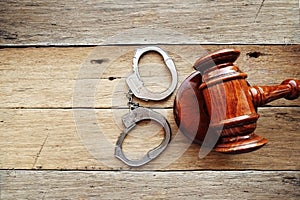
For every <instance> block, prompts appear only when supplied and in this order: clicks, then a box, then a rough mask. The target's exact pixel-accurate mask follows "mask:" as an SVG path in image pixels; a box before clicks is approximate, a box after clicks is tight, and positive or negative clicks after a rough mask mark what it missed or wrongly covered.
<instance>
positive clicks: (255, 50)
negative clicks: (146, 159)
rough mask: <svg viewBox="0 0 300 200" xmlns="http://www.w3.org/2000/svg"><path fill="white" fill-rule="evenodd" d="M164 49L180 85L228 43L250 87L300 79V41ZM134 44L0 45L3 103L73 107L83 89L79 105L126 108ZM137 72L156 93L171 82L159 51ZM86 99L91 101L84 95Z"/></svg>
mask: <svg viewBox="0 0 300 200" xmlns="http://www.w3.org/2000/svg"><path fill="white" fill-rule="evenodd" d="M160 47H161V48H163V49H164V50H165V51H167V52H168V54H169V55H170V56H171V57H172V59H173V60H174V62H175V64H176V68H177V71H178V76H179V83H178V84H180V83H181V82H182V81H183V80H184V79H185V78H186V77H187V76H188V75H189V74H191V73H192V72H193V71H194V70H193V69H192V65H193V64H194V62H195V61H196V59H197V58H199V57H200V56H203V55H204V54H206V53H207V52H211V51H215V50H217V49H222V48H229V47H231V48H237V49H240V50H241V52H242V54H241V56H240V58H239V59H238V60H237V65H238V66H239V67H240V69H241V70H242V71H244V72H245V73H247V74H248V79H247V80H248V82H249V83H250V84H251V85H276V84H279V83H280V82H281V81H283V80H284V79H286V78H298V79H299V77H300V68H299V66H300V59H299V57H300V45H290V46H280V45H279V46H262V45H247V46H243V45H202V46H200V45H166V46H160ZM136 48H137V47H135V46H98V47H88V48H82V47H80V48H21V49H15V48H4V49H0V70H1V71H0V93H1V95H0V107H1V108H16V107H17V108H20V107H22V108H70V107H72V106H74V94H75V90H76V91H78V92H80V94H78V96H77V97H78V98H77V99H76V98H75V101H78V102H77V106H79V107H97V108H111V107H126V103H127V99H126V98H125V93H126V92H127V91H128V89H127V86H126V85H125V77H127V75H128V74H129V73H130V72H131V71H132V58H133V55H134V51H135V49H136ZM139 70H140V74H141V76H142V79H143V81H144V82H145V85H146V87H149V89H151V90H153V91H157V92H158V91H163V89H164V88H165V89H167V88H168V86H169V84H170V82H171V81H170V80H169V79H170V74H169V72H168V70H167V68H166V67H164V65H163V61H162V60H161V57H160V56H158V55H157V54H154V53H150V54H149V55H147V56H144V57H143V58H142V59H141V62H140V69H139ZM162 80H163V81H162ZM76 84H77V85H76ZM88 92H89V93H88ZM175 93H176V92H175ZM175 93H174V95H175ZM76 94H77V93H76ZM174 95H173V96H171V97H170V98H169V99H168V100H167V101H163V102H160V104H159V105H158V104H157V103H155V104H153V102H149V103H145V102H142V104H143V105H147V106H154V107H157V106H158V107H172V105H173V99H174ZM93 96H94V97H95V98H93ZM85 97H86V98H87V99H83V98H85ZM270 105H273V106H299V105H300V99H298V100H294V101H286V100H279V101H275V102H272V103H271V104H270Z"/></svg>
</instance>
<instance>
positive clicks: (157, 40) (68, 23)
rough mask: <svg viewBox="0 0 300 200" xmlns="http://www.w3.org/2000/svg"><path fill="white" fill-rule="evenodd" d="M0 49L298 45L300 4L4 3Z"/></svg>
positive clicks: (294, 0) (75, 0)
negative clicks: (107, 45) (63, 46)
mask: <svg viewBox="0 0 300 200" xmlns="http://www.w3.org/2000/svg"><path fill="white" fill-rule="evenodd" d="M0 27H1V29H0V45H8V46H11V45H98V44H153V43H154V44H195V43H196V44H211V43H214V44H221V43H222V44H225V43H231V44H232V43H237V44H297V43H299V42H300V38H299V2H298V0H289V1H286V0H277V1H260V0H257V1H251V0H246V1H238V0H235V1H232V0H226V1H205V2H203V1H201V2H200V1H195V0H189V1H164V2H161V1H157V0H152V1H144V0H143V1H138V2H136V1H132V0H130V1H116V0H112V1H111V0H104V1H96V0H93V1H88V2H87V1H81V0H71V1H64V2H62V1H48V2H45V1H42V0H39V1H34V2H32V1H29V0H26V1H13V0H5V1H1V2H0Z"/></svg>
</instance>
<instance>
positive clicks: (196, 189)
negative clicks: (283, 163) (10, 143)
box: [0, 170, 300, 199]
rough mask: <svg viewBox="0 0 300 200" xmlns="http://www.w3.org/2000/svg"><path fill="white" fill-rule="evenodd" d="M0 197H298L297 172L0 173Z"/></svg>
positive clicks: (299, 180) (298, 179)
mask: <svg viewBox="0 0 300 200" xmlns="http://www.w3.org/2000/svg"><path fill="white" fill-rule="evenodd" d="M0 178H1V180H2V182H1V183H0V186H1V194H0V197H1V199H2V198H3V199H128V198H130V199H200V198H201V199H299V196H300V190H299V182H300V173H299V172H298V171H296V172H295V171H286V172H276V171H267V172H261V171H238V172H236V171H227V172H226V171H225V172H222V171H216V172H212V171H187V172H143V173H139V172H114V173H111V172H107V171H105V172H91V171H85V172H83V171H23V170H21V171H19V170H18V171H0Z"/></svg>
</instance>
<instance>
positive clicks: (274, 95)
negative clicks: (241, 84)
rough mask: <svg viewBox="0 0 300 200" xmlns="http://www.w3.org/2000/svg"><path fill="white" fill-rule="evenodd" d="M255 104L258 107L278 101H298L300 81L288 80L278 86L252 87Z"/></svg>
mask: <svg viewBox="0 0 300 200" xmlns="http://www.w3.org/2000/svg"><path fill="white" fill-rule="evenodd" d="M249 92H250V94H251V95H252V101H253V104H254V105H255V106H256V107H258V106H262V105H264V104H267V103H269V102H271V101H274V100H276V99H280V98H285V99H288V100H294V99H297V98H298V97H299V95H300V80H295V79H287V80H285V81H283V82H282V83H281V84H280V85H276V86H251V87H250V88H249Z"/></svg>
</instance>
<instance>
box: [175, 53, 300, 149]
mask: <svg viewBox="0 0 300 200" xmlns="http://www.w3.org/2000/svg"><path fill="white" fill-rule="evenodd" d="M239 55H240V52H239V51H238V50H235V49H224V50H220V51H217V52H215V53H212V54H209V55H207V56H205V57H203V58H200V59H198V60H197V61H196V62H195V64H194V68H195V69H196V70H197V72H194V73H193V74H192V75H191V76H189V77H188V78H187V79H186V80H185V81H184V82H183V83H182V85H181V86H180V88H179V90H178V92H177V95H176V98H175V102H174V115H175V121H176V123H177V125H178V127H179V128H180V130H181V131H182V132H183V133H184V134H185V135H186V136H187V137H189V138H191V139H192V140H193V141H194V142H196V143H199V144H201V143H202V142H203V140H204V138H205V137H207V136H208V137H212V138H216V137H218V141H217V143H216V145H215V146H214V148H215V151H217V152H223V153H243V152H249V151H253V150H255V149H258V148H260V147H262V146H263V145H265V144H266V143H267V142H268V140H267V139H265V138H263V137H261V136H258V135H256V134H255V133H254V130H255V128H256V122H257V120H258V118H259V114H257V107H258V106H262V105H264V104H266V103H269V102H271V101H274V100H276V99H279V98H285V99H288V100H293V99H296V98H298V97H299V95H300V81H299V80H293V79H287V80H285V81H283V82H282V83H281V84H280V85H277V86H250V85H249V83H248V82H247V81H246V78H247V74H245V73H243V72H242V71H240V69H239V68H238V67H237V66H235V65H234V64H233V63H234V61H235V60H236V59H237V58H238V57H239ZM209 129H210V130H213V131H208V130H209ZM208 134H210V135H208ZM213 134H215V135H213Z"/></svg>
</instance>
